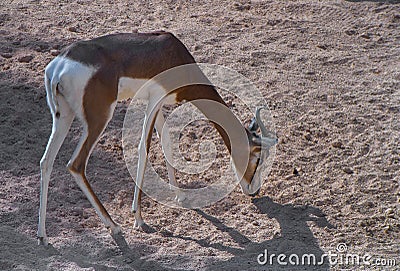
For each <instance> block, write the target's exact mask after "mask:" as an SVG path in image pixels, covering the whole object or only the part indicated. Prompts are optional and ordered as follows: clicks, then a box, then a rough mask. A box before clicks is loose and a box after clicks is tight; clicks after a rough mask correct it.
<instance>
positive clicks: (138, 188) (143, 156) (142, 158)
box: [132, 132, 147, 228]
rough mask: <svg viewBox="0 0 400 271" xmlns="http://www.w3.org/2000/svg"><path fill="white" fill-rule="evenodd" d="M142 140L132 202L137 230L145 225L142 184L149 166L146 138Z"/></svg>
mask: <svg viewBox="0 0 400 271" xmlns="http://www.w3.org/2000/svg"><path fill="white" fill-rule="evenodd" d="M143 134H144V132H143V133H142V138H141V139H140V143H139V159H138V160H139V161H138V169H137V172H136V182H135V192H134V195H133V202H132V213H133V214H134V215H135V228H140V227H142V226H143V225H144V221H143V218H142V214H141V209H140V202H141V197H142V184H143V177H144V170H145V169H146V164H147V152H146V142H145V140H146V138H144V136H143Z"/></svg>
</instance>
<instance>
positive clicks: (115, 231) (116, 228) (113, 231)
mask: <svg viewBox="0 0 400 271" xmlns="http://www.w3.org/2000/svg"><path fill="white" fill-rule="evenodd" d="M110 230H111V235H113V236H115V235H118V234H120V233H122V229H121V227H120V226H114V227H112V228H111V229H110Z"/></svg>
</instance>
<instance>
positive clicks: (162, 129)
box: [156, 112, 186, 202]
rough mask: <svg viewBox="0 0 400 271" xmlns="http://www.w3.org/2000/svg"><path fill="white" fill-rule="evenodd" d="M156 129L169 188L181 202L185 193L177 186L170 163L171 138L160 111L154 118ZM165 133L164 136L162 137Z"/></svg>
mask: <svg viewBox="0 0 400 271" xmlns="http://www.w3.org/2000/svg"><path fill="white" fill-rule="evenodd" d="M156 130H157V134H158V138H160V139H161V138H162V143H163V144H162V148H163V152H164V156H165V163H166V165H167V171H168V179H169V184H170V188H171V190H173V191H174V192H175V200H176V201H177V202H182V201H184V200H185V198H186V195H185V193H184V192H183V191H182V190H181V189H180V188H179V186H178V183H177V181H176V177H175V169H174V167H173V166H172V165H171V164H170V162H172V161H173V160H172V159H173V158H172V150H171V138H170V136H169V129H168V126H167V125H166V124H165V119H164V116H163V114H162V112H159V113H158V115H157V118H156ZM163 135H165V136H164V137H162V136H163Z"/></svg>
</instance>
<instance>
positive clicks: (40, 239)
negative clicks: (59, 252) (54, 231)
mask: <svg viewBox="0 0 400 271" xmlns="http://www.w3.org/2000/svg"><path fill="white" fill-rule="evenodd" d="M38 245H39V246H45V247H47V246H48V245H49V240H47V237H38Z"/></svg>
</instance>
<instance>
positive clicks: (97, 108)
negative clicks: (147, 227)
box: [37, 31, 277, 245]
mask: <svg viewBox="0 0 400 271" xmlns="http://www.w3.org/2000/svg"><path fill="white" fill-rule="evenodd" d="M190 64H191V65H196V62H195V60H194V58H193V56H192V55H191V54H190V53H189V51H188V50H187V48H186V47H185V46H184V44H183V43H182V42H181V41H180V40H179V39H178V38H176V37H175V36H174V35H173V34H171V33H169V32H164V31H159V32H151V33H124V34H111V35H106V36H102V37H99V38H95V39H92V40H87V41H78V42H75V43H73V44H72V45H70V46H68V47H66V48H65V49H64V50H63V51H61V53H60V54H59V55H58V56H57V57H56V58H55V59H53V60H52V61H51V62H50V63H49V64H48V65H47V66H46V69H45V88H46V95H47V104H48V106H49V109H50V112H51V115H52V119H53V123H52V131H51V135H50V138H49V140H48V143H47V146H46V149H45V152H44V154H43V157H42V158H41V160H40V171H41V180H40V207H39V225H38V232H37V236H38V240H39V244H42V245H47V244H48V239H47V236H46V230H45V219H46V206H47V195H48V186H49V181H50V175H51V172H52V168H53V164H54V160H55V158H56V156H57V153H58V151H59V149H60V147H61V145H62V143H63V141H64V139H65V137H66V135H67V133H68V131H69V128H70V126H71V123H72V121H73V119H74V118H75V117H77V118H78V119H79V120H80V122H81V124H82V126H83V133H82V136H81V139H80V141H79V143H78V145H77V147H76V149H75V151H74V153H73V155H72V157H71V159H70V160H69V162H68V164H67V169H68V170H69V172H70V173H71V175H72V176H73V177H74V179H75V181H76V183H77V185H78V186H79V188H80V189H81V190H82V191H83V193H84V194H85V195H86V197H87V199H88V200H89V202H90V203H91V205H92V206H93V208H94V209H95V211H96V213H97V214H98V215H99V217H100V219H101V221H102V222H103V223H104V224H105V226H106V227H107V228H109V229H110V230H111V234H112V235H115V234H119V233H121V228H120V227H119V226H118V225H117V224H116V223H115V222H114V221H113V220H112V218H111V217H110V215H109V214H108V212H107V210H106V209H105V208H104V206H103V205H102V203H101V202H100V200H99V199H98V198H97V196H96V194H95V193H94V191H93V190H92V188H91V186H90V184H89V181H88V180H87V177H86V165H87V162H88V159H89V156H90V154H91V152H92V150H93V148H94V146H95V144H96V143H97V141H98V139H99V137H100V136H101V134H102V132H103V131H104V129H105V128H106V126H107V124H108V122H109V121H110V119H111V118H112V116H113V112H114V109H115V106H116V103H117V101H122V100H126V99H128V98H134V99H136V98H138V99H145V100H147V101H148V105H147V109H146V114H145V119H144V124H143V131H142V135H141V140H140V143H139V147H138V154H139V159H138V169H137V175H136V182H135V191H134V199H133V203H132V212H133V213H134V217H135V227H138V228H140V227H142V226H143V225H144V221H143V218H142V215H141V208H140V201H141V193H142V191H141V188H142V183H143V176H144V170H145V167H146V161H147V153H148V151H149V146H150V141H151V133H152V131H153V129H154V128H155V129H156V131H157V133H158V135H160V133H161V131H162V129H163V126H164V124H165V119H164V116H163V114H162V112H160V108H161V106H162V105H164V104H178V103H182V102H185V101H187V102H191V103H193V104H194V105H195V106H196V107H197V108H198V109H199V110H200V111H201V112H202V113H203V114H204V115H205V116H206V117H207V118H209V119H210V120H212V123H213V124H214V126H215V128H216V130H217V131H218V133H219V134H220V135H221V136H222V139H223V141H224V143H225V145H226V147H227V148H228V151H229V152H230V153H231V155H232V153H233V152H234V151H235V150H236V153H245V154H246V155H247V156H248V159H247V160H246V161H240V159H242V160H243V158H242V156H243V155H242V156H240V155H237V157H238V158H237V159H236V161H233V162H234V164H235V166H236V167H235V170H236V173H237V176H240V177H241V180H240V182H239V183H240V186H241V188H242V191H243V193H244V194H246V195H251V196H254V195H255V194H257V193H258V192H259V189H260V186H261V185H260V183H261V182H260V178H257V176H255V175H256V174H255V172H256V170H257V168H258V166H259V165H260V164H261V163H262V156H261V150H262V148H264V149H265V148H269V147H271V146H273V145H274V144H276V142H277V139H276V138H275V137H274V136H270V134H268V131H267V129H266V128H265V125H264V124H263V123H262V121H261V118H260V108H259V109H257V111H256V114H255V115H256V116H255V118H253V119H252V122H251V125H250V126H249V128H246V127H244V126H243V125H242V124H241V123H240V121H239V120H238V119H237V118H236V116H235V115H234V114H233V113H232V112H231V111H230V110H229V109H228V106H227V105H226V103H225V102H224V100H223V99H222V98H221V96H220V95H219V94H218V92H217V91H216V89H215V87H213V86H212V85H207V84H196V85H185V86H183V87H179V88H177V89H169V90H168V86H167V83H165V84H164V83H163V81H162V80H159V81H157V80H151V79H152V78H155V77H157V75H159V74H162V73H163V72H165V71H167V70H169V69H171V68H177V67H185V65H190ZM182 70H183V71H185V69H182ZM186 75H187V76H188V77H191V76H192V77H193V76H194V77H196V76H197V77H200V78H201V79H206V78H205V75H203V73H202V72H201V71H200V69H197V70H196V69H195V72H194V73H193V72H192V74H186ZM184 77H185V76H184ZM149 81H152V82H153V83H152V84H150V85H151V86H150V87H146V88H144V87H143V86H144V85H146V84H147V82H149ZM199 99H203V100H210V101H213V102H215V103H217V104H218V105H221V106H223V107H224V108H227V109H228V110H227V112H228V113H224V114H218V112H215V111H216V110H213V109H212V108H210V107H209V106H206V105H204V104H202V103H197V102H196V101H197V100H199ZM221 115H222V116H221ZM214 119H217V120H216V121H213V120H214ZM222 126H226V127H230V128H229V129H227V131H226V130H225V129H224V128H223V127H222ZM166 128H167V127H166ZM258 128H260V130H261V135H260V134H258V133H257V130H258ZM228 130H229V131H228ZM236 133H237V134H240V133H242V134H244V135H245V136H246V139H247V140H248V142H247V143H248V146H249V147H246V146H245V145H246V144H245V143H244V142H243V143H242V142H241V141H238V140H236V141H238V142H235V144H232V142H231V141H230V138H229V135H232V134H233V135H235V134H236ZM234 137H235V136H234ZM245 141H246V140H245ZM165 145H168V142H166V143H165ZM232 146H235V147H232ZM163 150H164V156H165V158H166V162H167V163H166V166H167V171H168V178H169V182H170V185H172V186H173V187H175V188H178V184H177V182H176V179H175V171H174V168H173V167H172V165H171V164H170V163H169V162H168V161H171V160H170V159H169V158H171V157H170V156H171V154H170V153H169V151H168V148H163ZM232 157H233V155H232ZM233 160H235V159H234V157H233ZM240 164H242V165H245V166H237V165H240ZM176 200H178V201H181V200H184V195H183V194H182V193H181V192H180V190H179V189H176Z"/></svg>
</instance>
